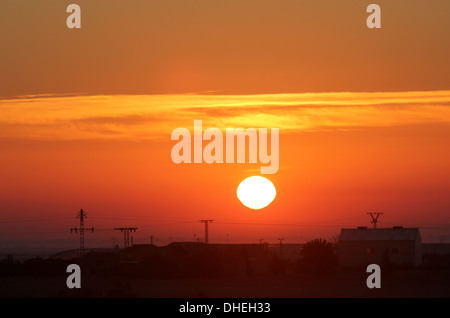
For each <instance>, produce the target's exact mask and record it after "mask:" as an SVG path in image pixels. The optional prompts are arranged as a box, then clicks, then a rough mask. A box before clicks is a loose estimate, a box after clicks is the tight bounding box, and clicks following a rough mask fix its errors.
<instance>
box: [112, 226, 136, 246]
mask: <svg viewBox="0 0 450 318" xmlns="http://www.w3.org/2000/svg"><path fill="white" fill-rule="evenodd" d="M114 230H116V231H120V232H122V233H123V246H124V248H127V247H130V232H136V230H137V227H116V228H115V229H114ZM131 244H133V237H131Z"/></svg>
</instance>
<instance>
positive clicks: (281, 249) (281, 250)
mask: <svg viewBox="0 0 450 318" xmlns="http://www.w3.org/2000/svg"><path fill="white" fill-rule="evenodd" d="M283 240H284V238H279V239H278V241H280V256H283Z"/></svg>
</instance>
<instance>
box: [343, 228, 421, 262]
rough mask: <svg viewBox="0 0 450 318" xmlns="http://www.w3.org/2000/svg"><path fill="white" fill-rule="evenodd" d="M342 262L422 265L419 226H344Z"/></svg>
mask: <svg viewBox="0 0 450 318" xmlns="http://www.w3.org/2000/svg"><path fill="white" fill-rule="evenodd" d="M338 253H339V264H340V265H341V266H345V267H360V266H366V265H368V264H378V265H380V266H382V264H397V265H414V266H417V265H420V264H421V262H422V240H421V237H420V233H419V229H418V228H403V227H401V226H394V227H393V228H379V229H368V228H367V227H358V228H356V229H342V230H341V235H340V237H339V251H338Z"/></svg>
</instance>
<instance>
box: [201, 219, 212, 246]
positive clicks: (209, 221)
mask: <svg viewBox="0 0 450 318" xmlns="http://www.w3.org/2000/svg"><path fill="white" fill-rule="evenodd" d="M213 221H214V220H200V222H201V223H205V243H208V242H209V239H208V223H211V222H213Z"/></svg>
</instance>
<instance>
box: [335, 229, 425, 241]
mask: <svg viewBox="0 0 450 318" xmlns="http://www.w3.org/2000/svg"><path fill="white" fill-rule="evenodd" d="M416 238H419V239H420V234H419V229H418V228H403V227H401V226H395V227H393V228H381V229H368V228H365V227H359V228H356V229H342V230H341V235H340V236H339V241H415V240H416Z"/></svg>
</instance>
